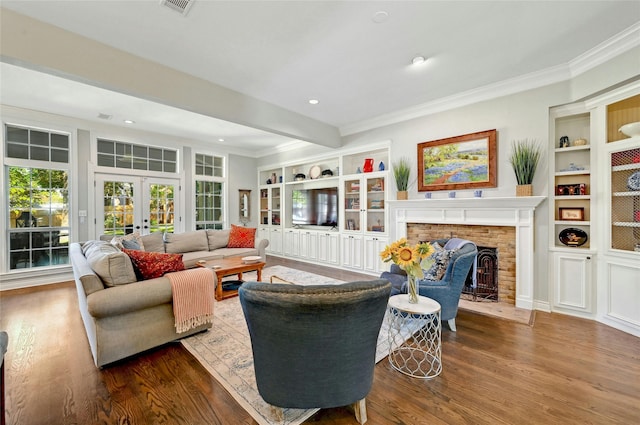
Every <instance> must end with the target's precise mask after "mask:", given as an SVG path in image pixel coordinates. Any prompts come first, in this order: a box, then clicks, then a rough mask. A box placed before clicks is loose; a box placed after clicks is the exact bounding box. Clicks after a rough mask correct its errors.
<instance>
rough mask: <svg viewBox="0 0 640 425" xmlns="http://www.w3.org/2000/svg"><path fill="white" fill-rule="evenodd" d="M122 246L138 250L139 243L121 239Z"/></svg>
mask: <svg viewBox="0 0 640 425" xmlns="http://www.w3.org/2000/svg"><path fill="white" fill-rule="evenodd" d="M122 247H123V248H125V249H134V250H136V251H140V244H138V242H136V241H134V240H127V239H123V240H122Z"/></svg>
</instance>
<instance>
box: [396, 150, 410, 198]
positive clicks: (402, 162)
mask: <svg viewBox="0 0 640 425" xmlns="http://www.w3.org/2000/svg"><path fill="white" fill-rule="evenodd" d="M410 175H411V163H410V162H409V158H406V157H402V158H400V159H398V160H397V161H396V162H394V163H393V177H394V178H395V180H396V189H397V190H398V194H397V198H398V199H407V198H408V194H407V189H408V187H409V176H410Z"/></svg>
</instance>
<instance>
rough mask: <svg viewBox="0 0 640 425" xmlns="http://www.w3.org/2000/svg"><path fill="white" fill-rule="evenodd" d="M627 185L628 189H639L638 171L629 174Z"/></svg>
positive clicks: (639, 173) (639, 172)
mask: <svg viewBox="0 0 640 425" xmlns="http://www.w3.org/2000/svg"><path fill="white" fill-rule="evenodd" d="M627 187H628V188H629V190H633V191H640V171H636V172H635V173H633V174H631V175H630V176H629V178H628V179H627Z"/></svg>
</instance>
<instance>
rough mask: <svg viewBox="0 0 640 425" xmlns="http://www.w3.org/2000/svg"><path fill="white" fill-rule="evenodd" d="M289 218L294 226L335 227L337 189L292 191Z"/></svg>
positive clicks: (336, 218)
mask: <svg viewBox="0 0 640 425" xmlns="http://www.w3.org/2000/svg"><path fill="white" fill-rule="evenodd" d="M291 217H292V222H293V224H294V225H304V226H331V227H333V226H337V225H338V188H337V187H325V188H321V189H294V190H293V194H292V202H291Z"/></svg>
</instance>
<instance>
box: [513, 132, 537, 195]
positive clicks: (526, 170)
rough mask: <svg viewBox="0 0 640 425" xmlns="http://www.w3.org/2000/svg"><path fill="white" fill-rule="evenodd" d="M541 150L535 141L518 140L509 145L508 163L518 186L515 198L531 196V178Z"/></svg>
mask: <svg viewBox="0 0 640 425" xmlns="http://www.w3.org/2000/svg"><path fill="white" fill-rule="evenodd" d="M541 155H542V149H541V148H540V145H539V144H538V142H537V141H535V140H529V139H525V140H519V141H514V142H512V144H511V156H510V157H509V162H510V163H511V166H512V167H513V172H514V173H515V175H516V180H517V181H518V186H517V187H516V196H531V195H532V194H533V185H532V183H533V177H534V176H535V174H536V169H537V168H538V163H539V162H540V156H541Z"/></svg>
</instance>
